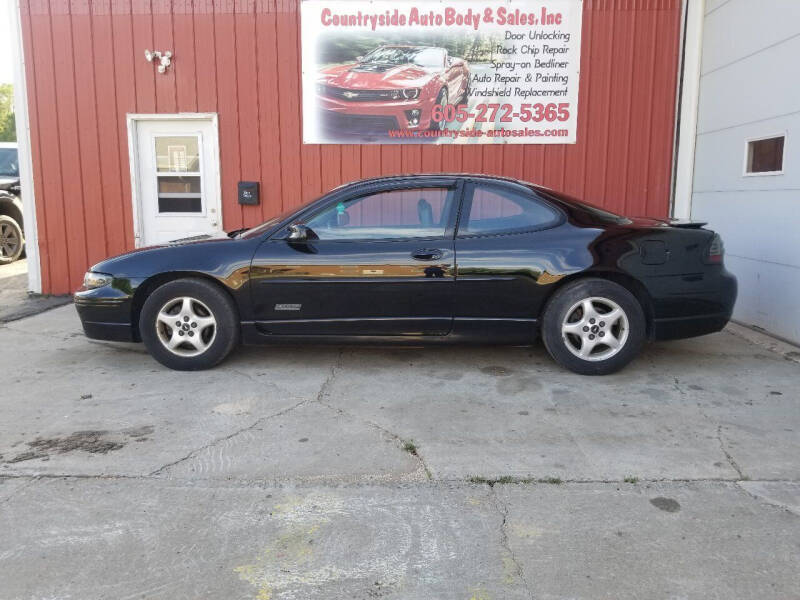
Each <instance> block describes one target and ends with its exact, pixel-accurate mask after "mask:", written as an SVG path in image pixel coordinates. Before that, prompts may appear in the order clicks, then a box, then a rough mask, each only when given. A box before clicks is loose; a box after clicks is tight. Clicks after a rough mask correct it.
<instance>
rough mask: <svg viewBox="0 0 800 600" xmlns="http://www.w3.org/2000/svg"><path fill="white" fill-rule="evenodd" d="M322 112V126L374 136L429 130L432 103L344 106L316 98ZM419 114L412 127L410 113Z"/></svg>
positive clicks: (423, 100)
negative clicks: (396, 131)
mask: <svg viewBox="0 0 800 600" xmlns="http://www.w3.org/2000/svg"><path fill="white" fill-rule="evenodd" d="M317 101H318V106H319V107H320V109H322V115H323V119H322V124H323V126H327V127H328V128H336V129H353V128H355V129H358V130H366V129H369V130H370V131H372V132H375V133H384V134H385V133H386V132H387V131H389V130H390V129H415V130H424V129H428V128H429V127H430V124H431V113H432V112H433V104H434V102H435V100H433V99H426V98H417V99H415V100H388V101H380V102H379V101H375V102H347V101H344V100H338V99H336V98H329V97H327V96H317ZM414 110H418V111H420V116H419V119H418V122H417V123H416V124H413V123H412V122H411V121H410V119H409V112H410V111H414Z"/></svg>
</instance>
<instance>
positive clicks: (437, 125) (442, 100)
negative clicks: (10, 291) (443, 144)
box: [428, 88, 448, 131]
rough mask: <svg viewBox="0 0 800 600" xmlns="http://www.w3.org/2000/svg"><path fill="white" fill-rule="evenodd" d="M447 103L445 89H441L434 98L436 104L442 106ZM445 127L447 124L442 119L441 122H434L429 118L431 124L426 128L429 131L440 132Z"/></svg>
mask: <svg viewBox="0 0 800 600" xmlns="http://www.w3.org/2000/svg"><path fill="white" fill-rule="evenodd" d="M447 101H448V96H447V88H442V89H441V91H440V92H439V95H438V96H436V104H438V105H439V106H444V105H445V104H447ZM434 106H435V105H434ZM446 125H447V123H446V122H445V120H444V119H442V120H441V121H434V120H433V116H431V124H430V125H429V126H428V128H429V129H431V130H432V131H441V130H442V129H444V128H445V126H446Z"/></svg>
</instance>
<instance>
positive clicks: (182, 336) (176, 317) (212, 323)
mask: <svg viewBox="0 0 800 600" xmlns="http://www.w3.org/2000/svg"><path fill="white" fill-rule="evenodd" d="M139 332H140V334H141V337H142V341H143V342H144V345H145V347H146V348H147V350H148V351H149V352H150V354H151V355H152V356H153V358H155V359H156V360H157V361H158V362H160V363H161V364H162V365H165V366H167V367H169V368H170V369H176V370H179V371H197V370H201V369H208V368H211V367H213V366H214V365H216V364H218V363H219V362H220V361H222V360H223V359H224V358H225V357H226V356H228V354H229V353H230V352H231V350H233V348H234V346H236V344H237V343H238V341H239V317H238V313H237V311H236V306H235V305H234V303H233V301H232V300H231V299H230V297H229V296H228V295H227V294H226V293H225V292H224V291H223V290H221V289H220V288H219V287H217V286H216V285H214V284H213V283H211V282H208V281H204V280H202V279H177V280H175V281H170V282H168V283H165V284H164V285H162V286H160V287H158V288H156V290H155V291H153V293H151V294H150V296H149V297H148V298H147V300H146V301H145V303H144V306H143V307H142V312H141V315H140V317H139Z"/></svg>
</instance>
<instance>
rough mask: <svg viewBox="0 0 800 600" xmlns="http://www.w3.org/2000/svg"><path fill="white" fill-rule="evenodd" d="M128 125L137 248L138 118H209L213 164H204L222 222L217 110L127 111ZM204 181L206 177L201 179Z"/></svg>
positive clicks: (139, 210)
mask: <svg viewBox="0 0 800 600" xmlns="http://www.w3.org/2000/svg"><path fill="white" fill-rule="evenodd" d="M126 120H127V128H128V159H129V160H128V163H129V165H130V169H131V202H132V203H133V239H134V244H135V245H136V247H137V248H138V247H139V246H141V245H142V233H143V231H144V224H143V221H142V219H143V216H142V203H141V190H140V189H139V181H140V179H139V163H140V160H139V146H138V136H139V131H138V125H139V122H140V121H206V122H211V142H212V143H213V144H214V148H213V149H212V156H213V157H214V161H213V163H214V164H212V165H208V166H207V171H206V172H207V173H208V184H209V185H210V186H213V187H215V188H216V190H217V198H219V211H220V212H219V218H220V223H222V220H221V219H222V217H223V215H222V180H221V178H220V162H219V160H220V154H219V118H218V116H217V113H157V114H138V113H128V114H127V115H126ZM203 185H205V179H204V183H203Z"/></svg>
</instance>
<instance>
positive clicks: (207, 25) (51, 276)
mask: <svg viewBox="0 0 800 600" xmlns="http://www.w3.org/2000/svg"><path fill="white" fill-rule="evenodd" d="M299 4H300V2H299V0H241V1H240V0H237V1H235V2H234V1H233V0H216V1H211V0H194V1H191V0H49V1H48V0H23V2H22V27H23V38H24V40H23V41H24V52H25V57H26V73H27V83H28V97H29V101H30V119H31V137H32V139H31V142H32V149H33V163H34V179H35V187H36V202H37V206H36V209H37V216H38V220H39V228H40V231H39V244H40V250H41V260H42V284H43V290H44V291H45V292H50V293H66V292H69V291H71V290H74V289H75V288H76V287H78V286H79V285H80V282H81V278H82V276H83V273H84V271H85V270H86V268H87V266H89V265H91V264H93V263H94V262H96V261H98V260H100V259H102V258H104V257H106V256H108V255H111V254H116V253H120V252H123V251H125V250H128V249H130V248H132V247H133V245H134V242H133V222H132V209H131V186H130V171H129V166H128V165H129V162H128V141H127V130H126V122H125V115H126V114H127V113H155V112H158V113H174V112H217V113H219V135H220V154H221V160H222V165H221V172H222V190H223V218H224V226H225V228H226V229H234V228H238V227H241V226H244V225H252V224H255V223H258V222H260V221H262V220H263V219H265V218H266V217H269V216H270V215H273V214H275V213H277V212H279V211H281V210H283V209H286V208H289V207H292V206H296V205H298V204H300V203H302V202H304V201H306V200H309V199H311V198H313V197H315V196H317V195H319V194H320V193H322V192H323V191H326V190H328V189H330V188H331V187H333V186H336V185H338V184H340V183H342V182H345V181H350V180H353V179H359V178H362V177H369V176H374V175H380V174H393V173H411V172H421V171H425V172H432V171H440V170H442V171H470V172H484V173H499V174H503V175H509V176H513V177H520V178H523V179H526V180H529V181H534V182H537V183H542V184H544V185H547V186H549V187H552V188H555V189H559V190H564V191H566V192H568V193H571V194H575V195H578V196H581V197H583V198H585V199H587V200H589V201H592V202H595V203H598V204H601V205H604V206H606V207H608V208H609V209H611V210H615V211H619V212H623V213H627V214H634V215H639V214H647V215H666V214H667V211H668V206H669V188H670V172H671V163H672V142H673V127H674V113H675V96H676V94H675V90H676V74H677V66H678V49H679V27H680V0H585V1H584V23H583V47H582V57H581V63H582V65H581V66H582V72H581V82H580V100H579V104H580V106H579V115H578V123H579V130H578V143H577V144H576V145H570V146H515V145H508V146H489V145H485V146H457V147H441V148H437V147H432V146H416V145H409V146H356V145H342V146H316V145H303V143H302V136H301V114H300V113H301V102H300V71H301V65H300V36H299V31H300V27H299V25H300V23H299V10H298V9H299ZM145 48H150V49H154V48H155V49H158V50H172V51H173V53H174V54H175V60H174V62H173V66H172V67H171V68H170V69H169V70H168V72H167V74H166V75H159V74H157V73H156V71H155V68H154V67H153V65H152V64H150V63H148V62H146V61H145V60H144V50H145ZM239 180H257V181H261V185H262V196H263V200H262V204H261V205H260V206H254V207H251V206H244V207H243V206H239V205H238V204H237V202H236V183H237V182H238V181H239Z"/></svg>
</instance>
